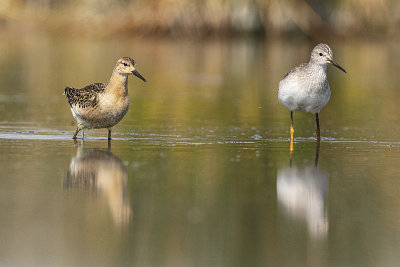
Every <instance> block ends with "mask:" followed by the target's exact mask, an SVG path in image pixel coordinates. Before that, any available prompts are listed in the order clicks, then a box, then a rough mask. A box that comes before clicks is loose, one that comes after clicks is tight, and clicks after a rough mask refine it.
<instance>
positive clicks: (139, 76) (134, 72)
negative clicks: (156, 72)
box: [132, 70, 146, 82]
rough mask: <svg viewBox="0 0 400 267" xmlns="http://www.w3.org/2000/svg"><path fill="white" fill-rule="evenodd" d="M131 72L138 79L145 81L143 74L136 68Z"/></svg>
mask: <svg viewBox="0 0 400 267" xmlns="http://www.w3.org/2000/svg"><path fill="white" fill-rule="evenodd" d="M132 74H133V75H135V76H136V77H138V78H139V79H141V80H143V81H144V82H146V79H145V78H143V76H142V75H140V73H139V72H138V71H137V70H133V71H132Z"/></svg>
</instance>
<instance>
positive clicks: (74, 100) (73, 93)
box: [64, 83, 106, 108]
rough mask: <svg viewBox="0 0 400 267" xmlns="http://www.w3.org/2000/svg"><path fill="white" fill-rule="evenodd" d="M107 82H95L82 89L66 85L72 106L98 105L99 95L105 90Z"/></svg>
mask: <svg viewBox="0 0 400 267" xmlns="http://www.w3.org/2000/svg"><path fill="white" fill-rule="evenodd" d="M105 88H106V84H105V83H93V84H91V85H88V86H86V87H84V88H82V89H75V88H71V87H65V90H64V94H65V96H66V97H67V100H68V103H69V104H70V106H71V107H72V106H78V107H80V108H88V107H96V106H97V104H98V96H99V94H100V93H102V92H104V89H105Z"/></svg>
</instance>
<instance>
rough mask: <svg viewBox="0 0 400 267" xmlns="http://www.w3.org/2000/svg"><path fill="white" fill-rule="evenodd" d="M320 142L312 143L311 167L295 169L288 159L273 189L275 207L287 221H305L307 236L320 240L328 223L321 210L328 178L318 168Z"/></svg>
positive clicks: (326, 232)
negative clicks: (312, 160) (313, 147)
mask: <svg viewBox="0 0 400 267" xmlns="http://www.w3.org/2000/svg"><path fill="white" fill-rule="evenodd" d="M319 152H320V142H319V141H318V140H317V141H316V149H315V160H314V165H309V166H302V167H298V166H296V165H295V164H293V158H292V156H295V153H296V152H295V151H294V152H293V155H292V154H290V156H289V167H287V168H282V169H280V170H278V172H277V181H276V190H277V199H278V203H279V206H280V207H281V209H282V210H284V212H285V213H286V214H287V215H288V217H290V218H294V219H296V220H297V221H305V222H306V224H307V228H308V233H309V235H310V237H312V238H316V239H324V238H326V236H327V234H328V229H329V224H328V216H327V212H326V207H325V204H326V203H325V201H326V196H327V193H328V189H329V184H328V177H327V176H326V174H325V173H323V172H321V171H320V170H319V168H318V159H319Z"/></svg>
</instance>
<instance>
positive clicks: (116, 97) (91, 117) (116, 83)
mask: <svg viewBox="0 0 400 267" xmlns="http://www.w3.org/2000/svg"><path fill="white" fill-rule="evenodd" d="M135 65H136V62H135V61H134V60H133V59H132V58H130V57H123V58H120V59H118V61H117V64H115V67H114V70H113V72H112V74H111V78H110V80H109V81H108V83H93V84H90V85H88V86H85V87H83V88H82V89H75V88H71V87H66V88H65V90H64V94H65V96H66V97H67V100H68V103H69V104H70V106H71V112H72V115H73V116H74V118H75V120H76V121H77V128H76V132H75V134H74V136H73V139H76V136H77V134H78V133H79V131H81V130H82V138H84V132H83V130H84V129H99V128H107V129H108V139H109V140H110V139H111V128H112V127H113V126H114V125H116V124H117V123H118V122H119V121H120V120H121V119H122V118H123V117H124V115H125V114H126V112H127V111H128V109H129V96H128V76H129V75H130V74H133V75H135V76H137V77H139V78H140V79H142V80H143V81H146V79H145V78H143V77H142V75H140V74H139V72H138V71H137V70H136V69H135Z"/></svg>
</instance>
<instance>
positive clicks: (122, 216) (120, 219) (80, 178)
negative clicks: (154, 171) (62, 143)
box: [64, 149, 131, 225]
mask: <svg viewBox="0 0 400 267" xmlns="http://www.w3.org/2000/svg"><path fill="white" fill-rule="evenodd" d="M127 180H128V173H127V171H126V168H125V166H124V164H123V163H122V161H121V160H120V159H119V158H118V157H116V156H115V155H114V154H112V153H111V152H110V151H104V150H98V149H83V150H78V152H77V155H76V156H75V157H74V158H73V159H72V160H71V164H70V166H69V170H68V173H67V176H66V177H65V179H64V188H83V189H89V190H90V192H97V191H100V192H102V193H103V195H105V197H106V198H107V201H108V205H109V207H110V210H111V214H112V217H113V219H114V222H115V223H116V224H118V225H120V224H123V223H127V222H129V219H130V216H131V207H130V206H129V204H128V203H127V201H126V195H125V191H126V184H127Z"/></svg>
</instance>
